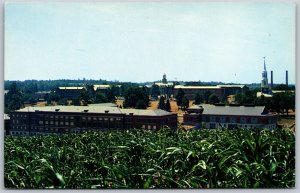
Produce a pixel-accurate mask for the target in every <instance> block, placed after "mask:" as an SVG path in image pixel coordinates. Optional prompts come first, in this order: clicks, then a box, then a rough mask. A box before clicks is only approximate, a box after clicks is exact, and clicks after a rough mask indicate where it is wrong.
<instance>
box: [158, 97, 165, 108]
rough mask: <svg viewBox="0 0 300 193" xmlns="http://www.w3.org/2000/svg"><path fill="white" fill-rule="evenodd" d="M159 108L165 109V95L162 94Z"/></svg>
mask: <svg viewBox="0 0 300 193" xmlns="http://www.w3.org/2000/svg"><path fill="white" fill-rule="evenodd" d="M157 108H158V109H163V110H164V109H165V108H166V107H165V97H163V96H161V97H160V99H159V103H158V107H157Z"/></svg>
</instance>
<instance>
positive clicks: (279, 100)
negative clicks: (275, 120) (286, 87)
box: [271, 92, 295, 115]
mask: <svg viewBox="0 0 300 193" xmlns="http://www.w3.org/2000/svg"><path fill="white" fill-rule="evenodd" d="M271 108H272V109H275V110H276V111H277V112H278V113H280V112H281V113H284V111H285V112H286V114H287V115H288V110H289V109H292V110H294V109H295V94H294V93H289V92H280V93H275V94H274V95H273V97H272V102H271Z"/></svg>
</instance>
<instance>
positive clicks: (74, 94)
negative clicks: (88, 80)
mask: <svg viewBox="0 0 300 193" xmlns="http://www.w3.org/2000/svg"><path fill="white" fill-rule="evenodd" d="M85 90H86V89H85V87H83V86H77V87H75V86H67V87H58V88H57V89H56V93H57V94H58V95H59V96H60V97H61V98H66V99H69V100H72V99H77V98H79V97H80V95H81V93H82V92H83V91H85Z"/></svg>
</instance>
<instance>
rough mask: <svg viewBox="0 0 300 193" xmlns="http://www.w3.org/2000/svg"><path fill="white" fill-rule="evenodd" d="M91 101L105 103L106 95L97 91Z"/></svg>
mask: <svg viewBox="0 0 300 193" xmlns="http://www.w3.org/2000/svg"><path fill="white" fill-rule="evenodd" d="M93 102H94V103H107V102H108V100H107V97H106V96H105V95H104V94H102V93H97V94H96V95H95V98H94V99H93Z"/></svg>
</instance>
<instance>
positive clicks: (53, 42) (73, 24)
mask: <svg viewBox="0 0 300 193" xmlns="http://www.w3.org/2000/svg"><path fill="white" fill-rule="evenodd" d="M4 33H5V34H4V79H5V80H27V79H36V80H49V79H51V80H54V79H78V78H79V79H82V78H86V79H96V80H98V79H105V80H118V81H121V82H123V81H132V82H146V81H157V80H161V79H162V76H163V74H164V73H165V74H166V75H167V79H168V80H177V81H204V82H206V81H221V82H225V83H230V82H233V83H242V84H249V83H260V82H261V79H262V77H261V76H262V75H261V73H262V71H263V63H264V59H263V57H266V61H265V62H266V67H267V71H268V77H269V82H270V74H271V73H270V71H271V70H273V79H274V83H277V84H280V83H285V71H286V70H288V71H289V83H291V84H294V83H295V44H296V42H295V41H296V40H295V5H294V4H287V3H220V2H218V3H203V2H202V3H199V2H198V3H197V2H188V3H183V2H168V3H161V2H127V3H125V2H119V3H117V2H114V3H108V2H101V3H100V2H98V3H6V5H5V29H4Z"/></svg>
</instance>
